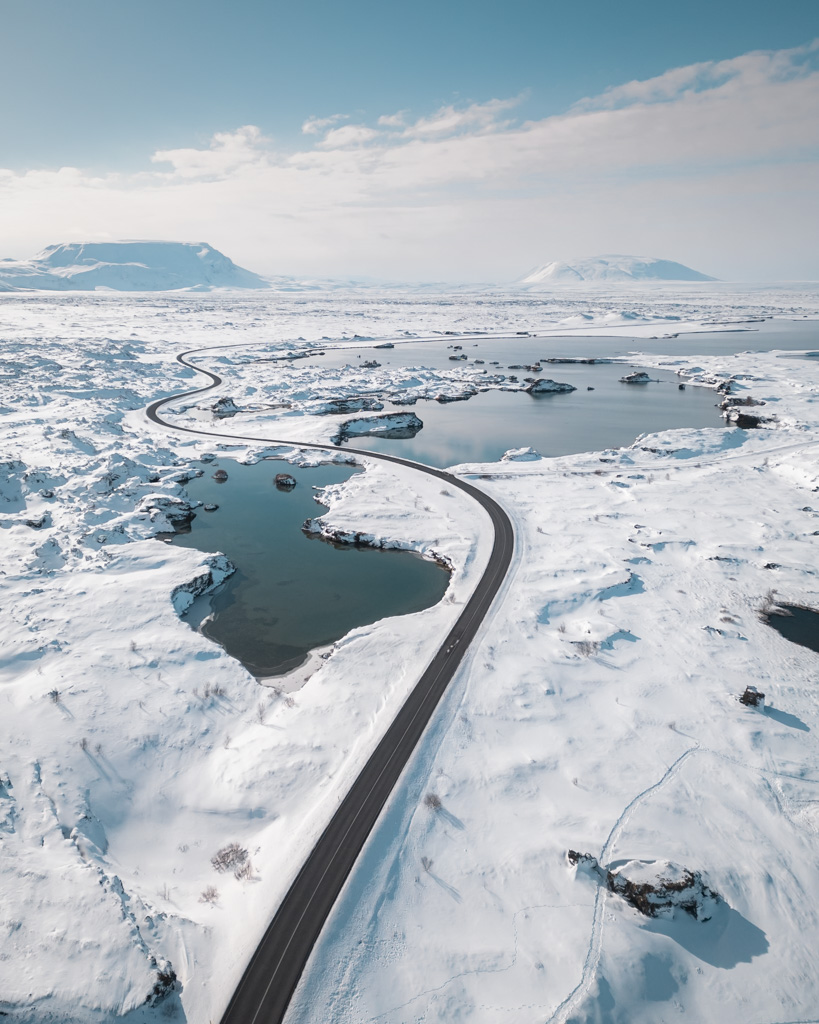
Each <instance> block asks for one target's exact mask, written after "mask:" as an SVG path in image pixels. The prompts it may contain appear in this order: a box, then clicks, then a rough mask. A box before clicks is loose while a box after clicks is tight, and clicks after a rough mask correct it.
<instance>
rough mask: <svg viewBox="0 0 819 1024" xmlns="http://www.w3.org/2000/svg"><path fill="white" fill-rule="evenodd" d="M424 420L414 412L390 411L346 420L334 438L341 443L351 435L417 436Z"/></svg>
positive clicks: (336, 442) (337, 442)
mask: <svg viewBox="0 0 819 1024" xmlns="http://www.w3.org/2000/svg"><path fill="white" fill-rule="evenodd" d="M423 425H424V423H423V420H421V419H419V418H418V417H417V416H416V415H415V413H414V412H390V413H385V414H384V415H383V416H365V417H362V418H361V419H357V420H345V422H344V423H342V424H341V426H340V427H339V428H338V431H337V433H336V435H335V437H334V438H333V441H334V443H335V444H341V442H342V441H346V440H347V439H348V438H350V437H365V436H370V437H394V438H402V437H415V435H416V434H417V433H418V431H419V430H420V429H421V428H422V427H423Z"/></svg>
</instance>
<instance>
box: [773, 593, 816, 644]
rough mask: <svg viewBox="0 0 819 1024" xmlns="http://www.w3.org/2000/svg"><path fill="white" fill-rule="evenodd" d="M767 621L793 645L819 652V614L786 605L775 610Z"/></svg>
mask: <svg viewBox="0 0 819 1024" xmlns="http://www.w3.org/2000/svg"><path fill="white" fill-rule="evenodd" d="M765 621H766V622H767V623H768V625H769V626H773V628H774V629H775V630H776V631H777V633H780V634H781V635H782V636H784V637H785V639H786V640H790V642H791V643H792V644H799V646H800V647H809V648H810V650H812V651H817V652H819V612H815V611H813V610H812V609H810V608H800V607H799V606H798V605H792V604H784V605H780V606H779V608H778V609H774V611H772V612H771V613H770V615H768V616H767V617H766V619H765Z"/></svg>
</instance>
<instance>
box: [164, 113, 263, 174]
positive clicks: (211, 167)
mask: <svg viewBox="0 0 819 1024" xmlns="http://www.w3.org/2000/svg"><path fill="white" fill-rule="evenodd" d="M267 142H268V140H267V139H265V138H264V136H263V135H262V133H261V131H260V130H259V129H258V128H257V127H256V126H255V125H252V124H246V125H244V126H243V127H241V128H237V129H236V131H235V132H217V133H216V135H214V136H213V138H212V139H211V142H210V145H209V147H208V148H207V149H164V150H158V151H157V152H156V153H154V154H153V156H152V157H151V160H152V162H153V163H157V164H164V163H169V164H171V166H172V167H173V173H174V175H177V176H178V177H180V178H202V177H220V176H223V175H225V174H230V173H231V172H233V171H235V170H236V169H237V168H239V167H241V166H242V165H243V164H248V163H254V162H255V161H257V160H258V159H259V153H260V151H261V150H262V149H263V148H264V147H265V145H266V144H267Z"/></svg>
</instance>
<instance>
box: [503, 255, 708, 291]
mask: <svg viewBox="0 0 819 1024" xmlns="http://www.w3.org/2000/svg"><path fill="white" fill-rule="evenodd" d="M715 280H716V278H714V277H709V276H708V275H707V274H701V273H700V272H699V271H698V270H692V269H691V268H690V267H686V266H684V265H683V264H682V263H675V262H674V261H673V260H658V259H656V258H655V257H653V256H585V257H582V258H580V259H573V260H567V261H564V260H557V261H555V262H553V263H546V264H545V265H544V266H542V267H536V268H535V269H534V270H532V271H530V272H529V273H528V274H527V275H526V277H524V278H522V280H520V281H519V282H518V284H519V285H528V286H531V285H542V286H549V285H565V284H583V283H597V282H602V281H605V282H608V281H618V282H622V281H639V282H643V281H715Z"/></svg>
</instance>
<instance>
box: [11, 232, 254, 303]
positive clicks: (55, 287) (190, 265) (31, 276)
mask: <svg viewBox="0 0 819 1024" xmlns="http://www.w3.org/2000/svg"><path fill="white" fill-rule="evenodd" d="M269 287H270V282H268V281H267V280H266V279H265V278H263V277H260V276H259V275H258V274H254V273H253V272H252V271H250V270H245V269H244V268H242V267H238V266H236V264H235V263H234V262H233V260H231V259H229V258H228V257H227V256H225V255H224V254H223V253H221V252H219V251H218V250H217V249H214V248H213V246H210V245H208V244H207V243H206V242H158V241H145V242H137V241H133V242H131V241H126V242H69V243H64V244H62V245H49V246H48V247H47V248H45V249H43V251H42V252H40V253H38V254H37V255H36V256H34V257H33V258H32V259H30V260H0V290H2V291H7V290H14V291H17V290H18V289H29V288H32V289H41V288H42V289H48V290H50V291H94V290H95V289H104V290H108V289H110V290H112V291H124V292H132V291H137V292H141V291H171V290H178V289H183V288H184V289H195V290H197V291H208V290H210V289H211V288H269Z"/></svg>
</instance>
